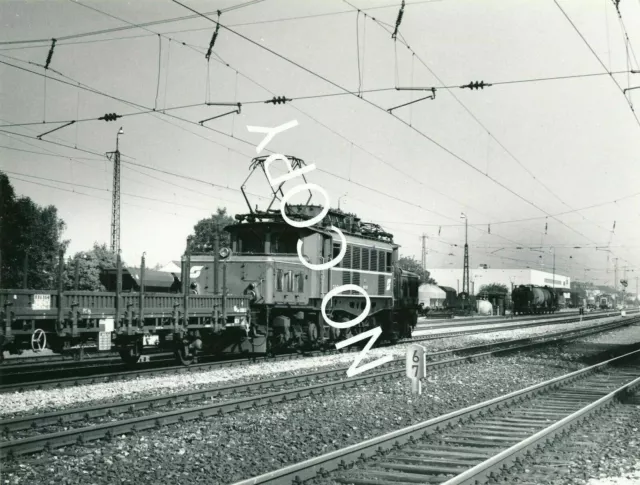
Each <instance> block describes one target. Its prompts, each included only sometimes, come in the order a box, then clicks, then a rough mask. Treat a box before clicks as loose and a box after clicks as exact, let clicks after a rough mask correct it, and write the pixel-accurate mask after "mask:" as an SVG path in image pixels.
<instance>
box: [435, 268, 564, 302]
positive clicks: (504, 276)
mask: <svg viewBox="0 0 640 485" xmlns="http://www.w3.org/2000/svg"><path fill="white" fill-rule="evenodd" d="M429 271H430V273H431V277H432V278H433V279H435V280H436V281H437V282H438V285H439V286H450V287H451V288H453V289H455V290H456V291H457V292H458V293H459V292H461V291H462V268H436V269H430V270H429ZM492 283H500V284H503V285H505V286H506V287H507V288H508V289H509V291H511V287H512V286H518V285H538V286H545V285H547V286H550V287H555V288H566V289H567V292H566V293H567V294H568V293H569V288H571V278H570V277H568V276H565V275H561V274H558V273H556V274H555V277H554V274H553V273H547V272H545V271H538V270H535V269H508V268H504V269H503V268H489V267H486V268H485V266H484V265H482V266H481V267H479V268H477V269H476V268H470V269H469V285H470V286H471V288H470V290H471V294H473V295H476V294H477V293H478V291H480V288H481V287H482V285H490V284H492ZM566 296H567V297H568V295H566Z"/></svg>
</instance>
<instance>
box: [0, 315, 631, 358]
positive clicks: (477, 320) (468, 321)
mask: <svg viewBox="0 0 640 485" xmlns="http://www.w3.org/2000/svg"><path fill="white" fill-rule="evenodd" d="M635 311H637V310H630V311H627V313H634V312H635ZM619 313H620V312H606V311H596V312H591V313H588V314H587V315H585V316H589V317H591V316H595V315H599V316H606V315H614V314H619ZM574 315H578V312H575V311H571V312H562V313H559V314H557V315H543V317H544V318H545V319H548V320H552V319H554V318H557V319H563V318H568V317H571V316H574ZM540 318H541V315H536V316H532V315H524V316H515V317H514V318H507V317H504V316H493V317H469V318H459V319H455V320H451V319H446V320H436V319H428V318H425V317H420V319H419V320H418V325H417V327H416V330H429V329H434V328H436V327H439V326H442V329H448V328H463V327H469V326H474V325H484V324H486V325H493V324H499V323H501V322H504V321H517V322H524V321H528V320H540ZM423 327H424V328H423ZM148 355H149V356H151V357H152V358H161V357H170V356H172V355H173V354H171V353H170V352H158V353H153V354H148ZM119 362H122V359H121V358H120V355H119V354H118V353H117V352H109V353H100V354H94V353H85V355H84V358H83V359H81V360H79V359H78V358H77V356H72V355H60V354H53V355H30V356H11V357H8V358H5V359H4V360H2V361H0V369H11V368H17V367H18V366H25V367H24V368H25V369H27V367H26V366H27V365H33V367H34V368H35V366H36V365H40V366H42V367H45V366H47V365H50V364H58V363H61V364H65V365H68V366H78V365H79V364H80V363H86V364H87V365H90V364H98V363H102V364H105V363H113V364H117V363H119Z"/></svg>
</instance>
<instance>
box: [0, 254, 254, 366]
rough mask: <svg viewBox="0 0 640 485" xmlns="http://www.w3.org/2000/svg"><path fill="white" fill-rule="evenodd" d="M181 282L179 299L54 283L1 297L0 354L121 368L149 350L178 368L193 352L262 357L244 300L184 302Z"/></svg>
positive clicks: (220, 297)
mask: <svg viewBox="0 0 640 485" xmlns="http://www.w3.org/2000/svg"><path fill="white" fill-rule="evenodd" d="M119 264H120V263H119V260H118V265H119ZM60 267H62V266H60ZM119 273H120V271H119ZM58 277H59V281H60V282H61V278H62V275H58ZM119 281H121V279H120V278H119ZM182 281H185V283H184V284H183V288H182V290H183V291H182V292H181V293H146V292H145V291H144V285H142V286H141V288H140V291H138V292H121V291H118V290H117V289H116V291H115V292H93V291H62V288H61V283H60V285H59V288H58V289H57V290H18V289H7V290H0V348H1V349H2V351H3V352H4V351H9V352H10V353H14V354H20V353H21V352H22V351H24V350H29V349H30V350H33V351H35V352H39V351H42V350H44V349H45V348H49V349H51V350H52V351H53V352H56V353H69V352H71V353H75V354H76V355H77V356H79V357H80V358H81V357H82V356H83V355H84V352H86V351H91V352H112V351H114V350H115V351H118V352H119V353H120V355H121V357H122V359H123V360H124V361H125V362H127V363H136V362H138V361H139V360H140V359H141V357H142V356H143V354H144V353H148V352H149V351H150V350H154V349H156V350H162V351H166V350H171V351H174V352H175V353H176V356H177V358H178V359H179V360H180V361H181V362H182V363H185V364H189V363H191V362H193V360H194V358H195V356H196V353H197V352H196V351H200V352H206V353H212V354H225V353H263V352H264V351H265V348H266V347H265V343H264V337H259V336H256V337H250V336H249V334H250V332H249V330H250V312H249V298H248V297H246V296H229V295H226V294H225V291H223V292H222V293H221V294H204V295H195V294H190V293H189V289H188V287H186V281H188V279H186V280H185V279H184V278H183V280H182ZM223 286H224V285H223Z"/></svg>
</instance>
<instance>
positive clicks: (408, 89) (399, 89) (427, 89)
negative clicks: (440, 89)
mask: <svg viewBox="0 0 640 485" xmlns="http://www.w3.org/2000/svg"><path fill="white" fill-rule="evenodd" d="M395 90H396V91H435V90H436V88H434V87H430V88H418V87H408V88H407V87H402V86H396V87H395Z"/></svg>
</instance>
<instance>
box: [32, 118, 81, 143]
mask: <svg viewBox="0 0 640 485" xmlns="http://www.w3.org/2000/svg"><path fill="white" fill-rule="evenodd" d="M74 123H75V120H73V121H70V122H69V123H67V124H64V125H62V126H58V127H57V128H54V129H53V130H49V131H47V132H46V133H43V134H42V135H38V136H37V137H36V138H38V140H42V137H43V136H44V135H48V134H49V133H53V132H54V131H58V130H61V129H62V128H65V127H66V126H69V125H73V124H74Z"/></svg>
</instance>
